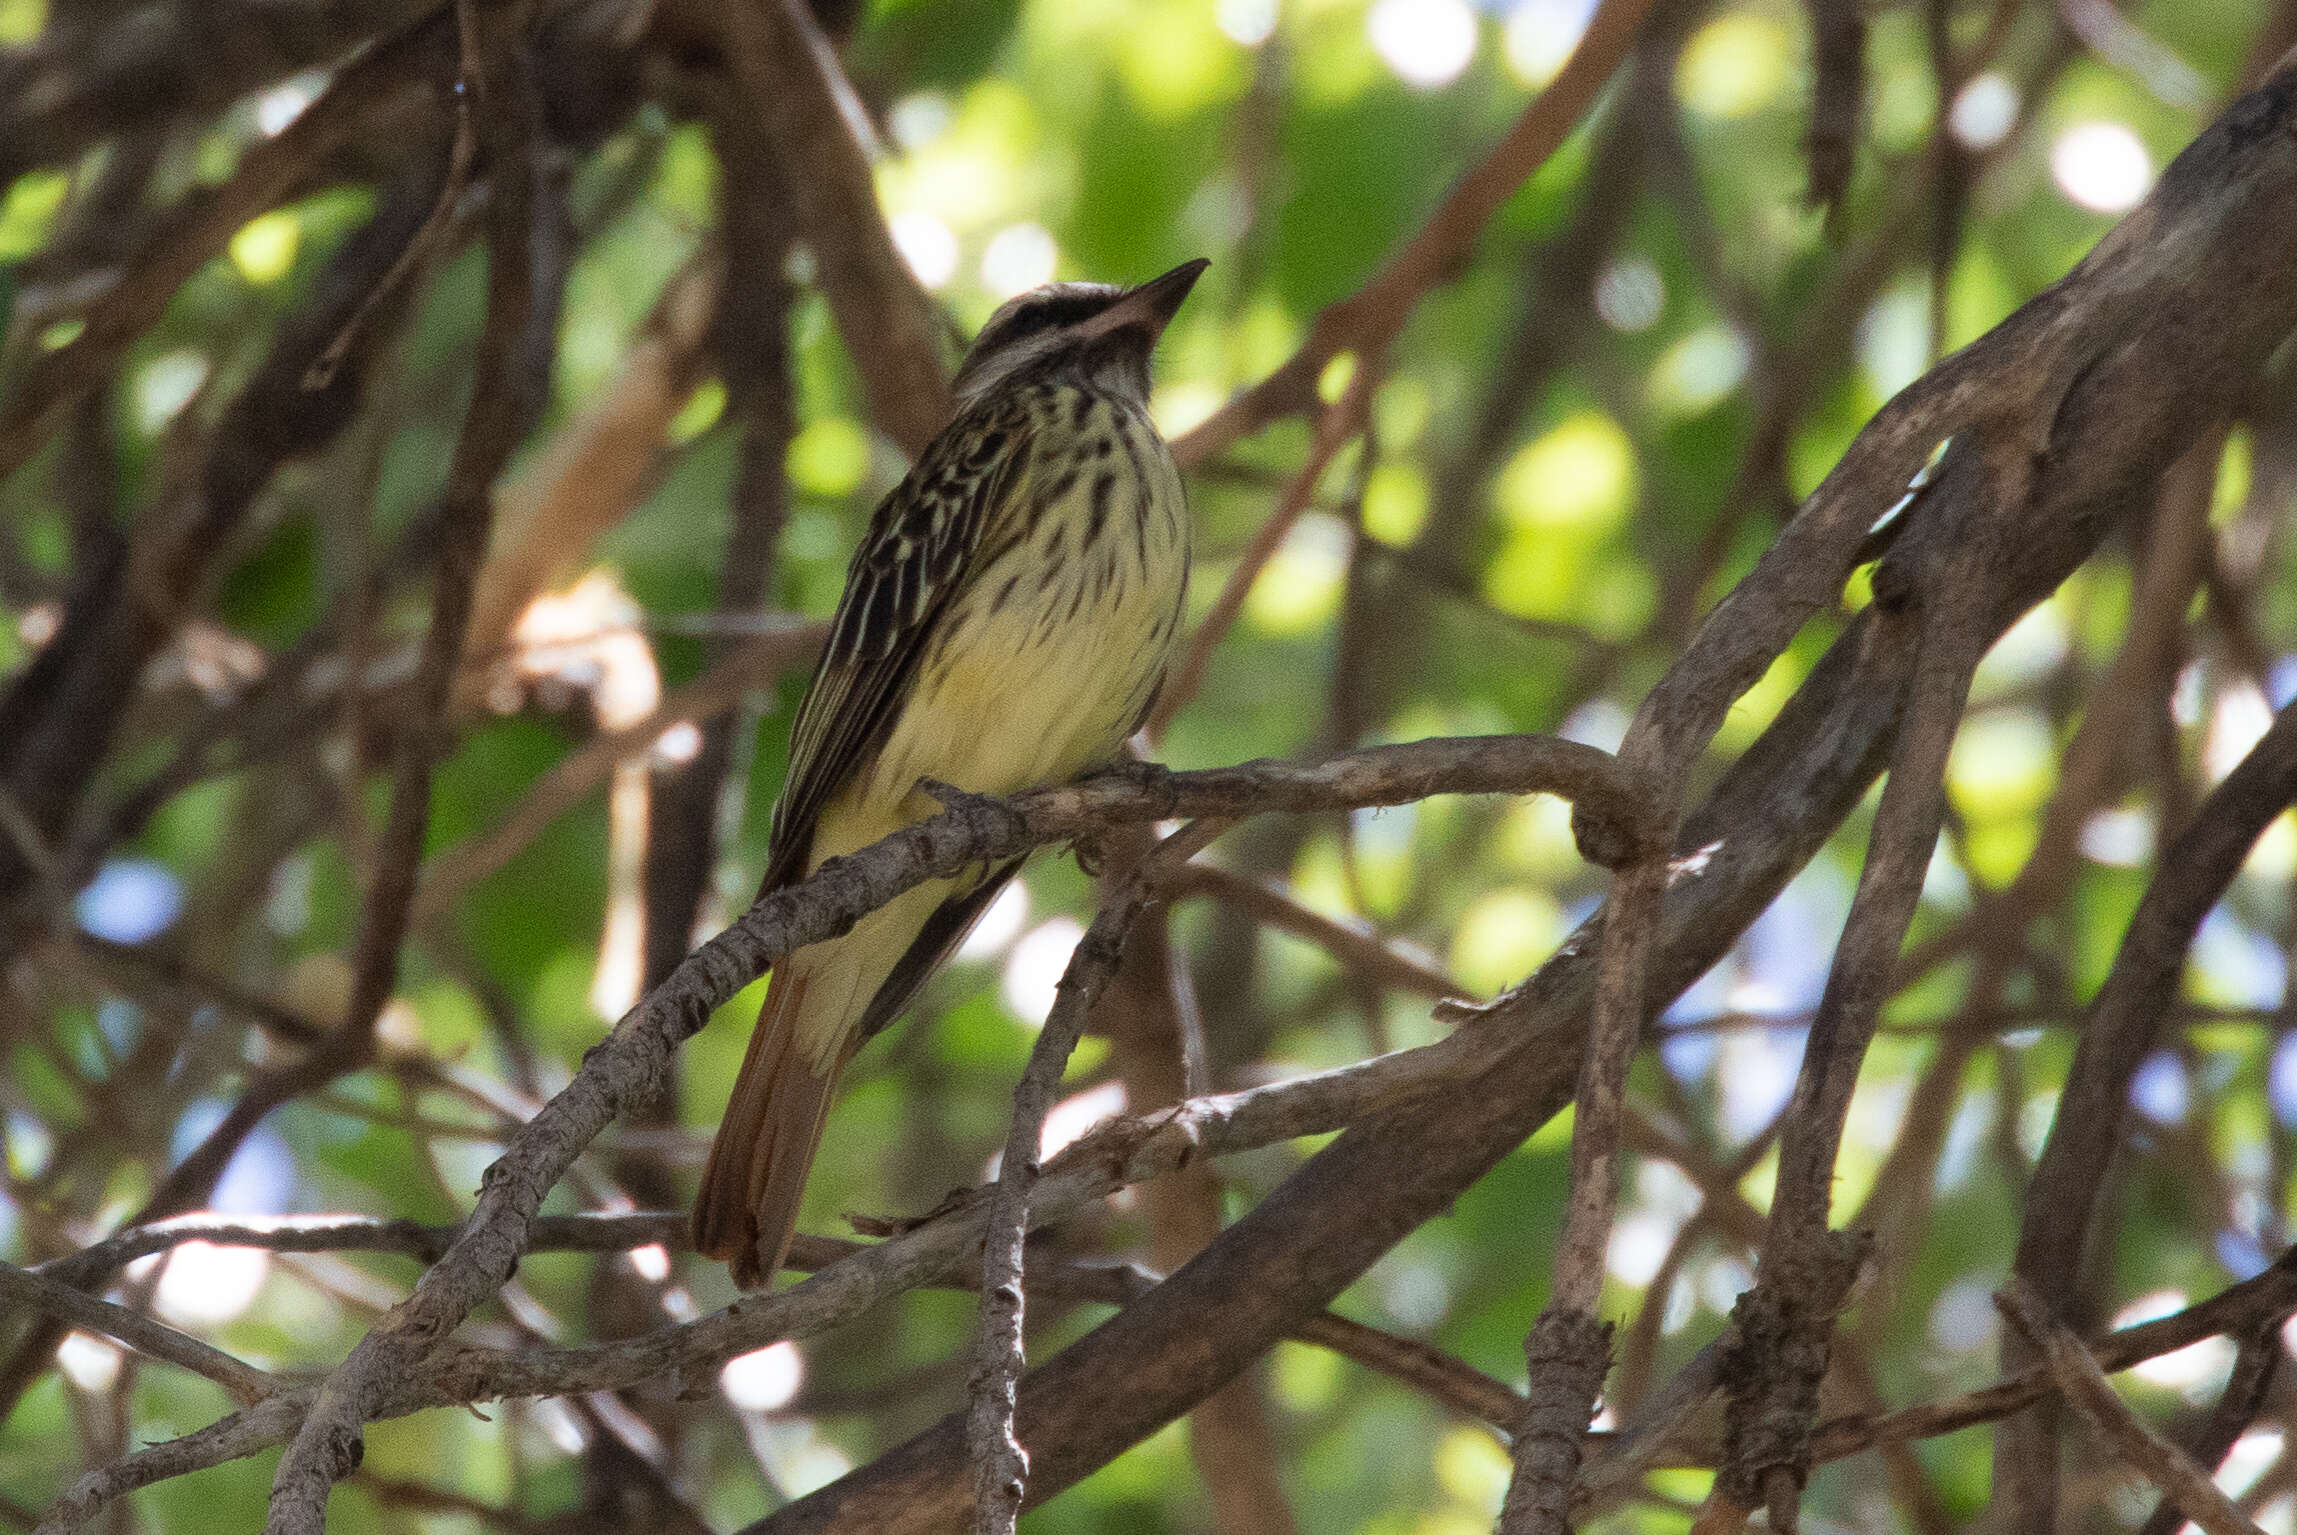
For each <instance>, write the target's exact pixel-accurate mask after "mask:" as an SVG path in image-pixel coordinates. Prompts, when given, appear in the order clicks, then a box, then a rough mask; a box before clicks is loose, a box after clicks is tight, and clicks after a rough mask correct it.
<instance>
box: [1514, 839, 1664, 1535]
mask: <svg viewBox="0 0 2297 1535" xmlns="http://www.w3.org/2000/svg"><path fill="white" fill-rule="evenodd" d="M1663 854H1664V850H1663V848H1662V847H1652V848H1647V849H1644V850H1643V851H1642V856H1641V857H1639V858H1638V859H1637V860H1636V862H1635V863H1633V864H1631V865H1629V866H1628V867H1627V868H1625V869H1622V870H1620V871H1619V873H1618V875H1617V876H1616V877H1615V878H1614V879H1613V881H1612V887H1611V899H1610V901H1609V902H1608V903H1607V904H1606V905H1605V907H1604V913H1603V931H1602V937H1601V940H1600V942H1601V944H1602V947H1601V950H1600V952H1599V955H1598V958H1597V961H1596V978H1595V1022H1594V1027H1593V1029H1592V1030H1591V1032H1590V1035H1589V1039H1588V1044H1587V1049H1586V1050H1585V1051H1584V1052H1583V1053H1582V1055H1581V1057H1580V1065H1579V1087H1578V1091H1577V1092H1576V1093H1575V1094H1574V1095H1573V1096H1574V1101H1575V1103H1576V1105H1577V1108H1576V1110H1575V1112H1574V1115H1573V1118H1572V1125H1571V1194H1570V1202H1569V1204H1568V1206H1567V1208H1566V1211H1565V1215H1564V1223H1563V1235H1562V1238H1561V1240H1559V1241H1558V1242H1557V1244H1556V1253H1555V1278H1554V1281H1553V1283H1552V1285H1551V1286H1550V1289H1549V1292H1548V1301H1547V1305H1546V1307H1545V1309H1543V1310H1542V1311H1541V1312H1540V1314H1539V1320H1538V1321H1537V1322H1536V1323H1534V1324H1533V1326H1532V1329H1531V1331H1530V1333H1529V1334H1528V1335H1527V1336H1526V1337H1525V1338H1524V1341H1523V1352H1524V1359H1525V1362H1526V1363H1527V1365H1528V1366H1529V1369H1530V1374H1529V1377H1528V1378H1529V1380H1530V1382H1531V1390H1530V1397H1529V1401H1528V1403H1527V1405H1526V1408H1525V1412H1524V1417H1523V1428H1522V1432H1521V1433H1520V1434H1519V1435H1518V1436H1517V1438H1516V1441H1515V1457H1514V1459H1515V1470H1514V1475H1513V1477H1512V1478H1511V1479H1510V1481H1509V1484H1508V1490H1507V1500H1506V1504H1505V1506H1504V1507H1503V1508H1502V1509H1501V1512H1500V1520H1499V1528H1500V1530H1501V1532H1502V1535H1570V1529H1571V1503H1572V1493H1573V1491H1574V1489H1575V1487H1576V1485H1577V1483H1578V1479H1579V1463H1580V1457H1581V1455H1582V1453H1583V1450H1582V1441H1583V1440H1584V1438H1585V1436H1586V1433H1587V1424H1588V1420H1589V1419H1590V1418H1592V1417H1593V1416H1594V1413H1595V1400H1596V1397H1597V1396H1598V1395H1599V1394H1600V1393H1601V1391H1602V1389H1603V1378H1604V1376H1605V1375H1606V1374H1608V1373H1609V1371H1610V1368H1611V1328H1610V1325H1609V1324H1608V1323H1604V1322H1599V1321H1598V1320H1597V1319H1596V1315H1595V1308H1596V1306H1597V1304H1598V1303H1599V1302H1600V1301H1601V1299H1602V1296H1603V1276H1604V1273H1605V1260H1606V1256H1607V1254H1608V1253H1609V1251H1610V1245H1611V1221H1612V1215H1613V1212H1614V1211H1615V1209H1616V1208H1617V1205H1618V1200H1619V1166H1618V1164H1619V1136H1620V1124H1621V1116H1622V1107H1623V1104H1624V1102H1625V1099H1626V1095H1627V1068H1628V1066H1629V1064H1630V1063H1631V1062H1632V1061H1633V1060H1634V1058H1635V1045H1636V1041H1637V1040H1638V1039H1639V1038H1641V1036H1642V1032H1643V1020H1644V977H1645V973H1646V971H1647V970H1648V969H1649V967H1650V959H1651V947H1652V942H1653V939H1654V938H1655V936H1656V934H1657V930H1658V925H1659V905H1660V901H1661V899H1662V898H1663V897H1664V896H1665V895H1666V893H1667V859H1666V858H1665V856H1664V855H1663ZM1661 1303H1662V1304H1663V1303H1664V1297H1662V1298H1661ZM1646 1304H1650V1302H1649V1301H1646Z"/></svg>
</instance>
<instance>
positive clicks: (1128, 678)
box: [791, 439, 1188, 1066]
mask: <svg viewBox="0 0 2297 1535" xmlns="http://www.w3.org/2000/svg"><path fill="white" fill-rule="evenodd" d="M1150 445H1151V446H1152V447H1153V448H1154V449H1155V451H1153V452H1152V453H1149V454H1146V455H1144V459H1145V466H1146V467H1147V468H1148V471H1149V473H1151V474H1152V475H1156V476H1158V477H1160V480H1161V483H1160V484H1158V485H1156V486H1153V487H1149V486H1136V485H1134V484H1132V483H1130V482H1128V483H1127V484H1126V485H1124V486H1123V487H1122V488H1121V489H1120V490H1119V491H1117V492H1115V493H1114V494H1113V495H1112V494H1109V493H1104V495H1103V498H1102V499H1103V505H1102V506H1101V507H1100V508H1099V510H1098V515H1097V516H1096V508H1095V506H1094V484H1093V476H1091V475H1079V476H1075V477H1073V478H1074V482H1075V483H1074V488H1073V489H1072V491H1071V492H1070V493H1069V494H1067V495H1065V496H1063V497H1060V498H1059V499H1057V500H1055V501H1053V502H1051V503H1050V504H1047V505H1044V506H1042V507H1040V508H1038V510H1037V511H1036V514H1035V519H1034V522H1033V524H1032V531H1031V532H1030V534H1029V536H1028V537H1027V538H1026V539H1024V540H1020V541H1017V542H1015V543H1013V544H1012V545H1011V546H1010V547H1009V548H1007V549H1006V550H1005V551H1004V552H1003V553H1002V554H1001V555H999V556H997V557H996V558H994V559H993V560H990V561H988V562H986V563H985V565H984V567H983V568H982V569H981V570H980V571H979V572H978V573H977V574H976V575H975V576H974V577H973V578H972V579H971V580H970V581H968V583H967V586H966V589H965V590H964V591H963V592H960V593H958V594H957V595H956V596H955V597H954V598H953V599H952V602H951V605H950V607H949V609H948V610H946V612H945V614H944V617H943V622H942V625H941V633H940V634H939V635H938V636H937V637H936V640H935V642H934V643H933V644H932V645H931V648H930V649H929V650H928V651H927V653H926V654H925V655H924V656H923V657H921V658H920V661H919V664H918V671H917V675H916V678H915V681H914V682H913V683H912V685H911V688H910V692H909V695H908V697H907V698H906V700H904V702H903V703H902V705H901V706H900V707H899V708H898V710H897V713H896V716H895V720H894V723H893V726H892V728H891V730H890V731H889V733H888V735H887V737H886V740H885V742H884V744H883V746H882V748H881V749H880V750H879V752H878V753H877V755H876V758H875V760H874V762H873V763H872V764H870V766H869V767H867V768H866V769H864V770H863V771H861V772H858V773H857V774H856V775H855V777H854V780H853V782H852V783H850V784H849V785H848V786H847V787H846V789H845V790H844V792H842V793H841V794H839V795H838V796H837V797H836V798H835V799H833V800H831V801H830V803H829V804H828V805H826V806H824V807H823V810H822V815H821V818H820V821H819V823H818V825H817V827H816V830H815V834H814V843H813V862H814V864H815V865H817V866H818V865H819V864H820V862H821V861H822V860H824V859H827V858H833V857H838V856H841V855H843V854H847V853H851V852H854V851H855V850H857V849H859V848H862V847H866V846H868V845H869V844H870V843H872V842H875V841H877V840H878V839H880V838H882V837H885V836H888V835H890V834H892V833H893V832H895V831H898V830H900V829H901V828H902V827H904V826H907V825H910V824H912V823H914V822H916V821H918V820H921V819H923V818H924V817H926V816H928V815H931V814H932V813H933V812H934V811H935V810H936V809H937V808H938V807H937V806H936V805H935V804H934V803H933V801H932V800H931V799H929V798H927V797H926V796H924V795H922V794H920V793H918V792H917V788H916V786H917V783H918V781H919V780H920V779H923V778H931V779H935V780H938V781H940V782H943V783H947V784H950V785H953V786H954V787H956V788H959V789H965V790H968V791H970V792H973V793H976V794H1011V793H1014V792H1016V791H1018V790H1022V789H1028V788H1034V787H1037V786H1039V785H1043V784H1052V783H1061V782H1065V781H1066V780H1068V779H1071V778H1075V777H1077V776H1078V775H1079V774H1081V773H1083V772H1085V771H1087V770H1088V769H1091V768H1095V767H1099V766H1103V765H1105V764H1107V763H1108V762H1111V761H1113V760H1114V759H1115V758H1116V756H1117V755H1118V753H1119V752H1120V751H1121V750H1122V748H1123V746H1124V741H1125V737H1126V735H1127V733H1128V732H1130V731H1131V730H1132V729H1133V728H1134V726H1135V725H1136V724H1137V723H1138V721H1139V719H1140V717H1141V715H1142V713H1143V712H1144V711H1145V709H1146V708H1147V706H1148V702H1149V699H1150V697H1151V695H1152V694H1153V692H1154V690H1155V687H1156V685H1157V681H1158V679H1159V678H1160V677H1161V676H1162V675H1163V672H1164V666H1165V662H1166V660H1167V658H1168V656H1169V655H1170V653H1171V649H1172V646H1173V643H1174V641H1175V638H1176V637H1177V635H1178V632H1179V628H1180V617H1181V611H1180V610H1181V602H1182V598H1183V596H1184V595H1185V590H1186V585H1187V579H1188V547H1187V527H1186V522H1185V517H1184V514H1183V502H1182V499H1181V490H1180V485H1179V478H1178V475H1177V473H1176V472H1175V471H1174V469H1173V467H1172V463H1171V460H1170V459H1169V458H1168V457H1167V456H1166V455H1165V454H1164V452H1163V451H1162V448H1161V445H1157V444H1155V443H1154V441H1153V439H1150ZM1118 462H1120V463H1122V462H1123V460H1121V459H1120V460H1118ZM1112 501H1113V502H1114V503H1115V505H1114V510H1113V511H1112V510H1111V506H1110V503H1111V502H1112ZM1136 522H1137V526H1136ZM1089 532H1090V533H1092V534H1093V535H1094V536H1091V537H1088V536H1087V535H1088V533H1089ZM1056 570H1057V571H1058V572H1059V574H1058V576H1057V577H1048V574H1047V573H1048V572H1049V571H1056ZM972 877H973V876H966V877H964V878H961V879H953V880H936V881H931V882H928V883H927V884H925V885H921V886H919V887H918V888H916V889H914V890H911V891H909V892H907V893H906V894H904V895H903V896H901V897H900V898H899V899H897V900H895V901H894V902H893V903H892V904H890V905H888V906H886V907H883V908H881V909H880V910H878V911H876V912H873V913H871V914H870V915H869V916H868V917H867V918H865V919H863V921H862V922H861V923H860V924H859V925H858V926H857V927H856V928H855V929H854V931H853V933H852V934H850V935H849V936H848V937H846V938H844V939H841V940H835V941H833V942H831V943H828V944H821V945H816V946H814V947H812V948H809V949H805V950H802V951H800V953H799V954H797V955H794V956H792V961H791V962H793V963H795V964H798V965H801V966H802V967H803V968H804V970H805V973H806V974H807V976H808V978H809V987H810V989H809V992H808V996H807V1007H806V1017H805V1019H804V1023H803V1027H802V1029H801V1041H800V1042H801V1044H802V1045H803V1047H804V1048H805V1052H806V1054H807V1055H808V1056H809V1057H811V1058H812V1059H813V1060H814V1063H815V1064H816V1065H817V1066H820V1065H822V1064H824V1063H826V1062H827V1061H828V1060H829V1059H830V1058H831V1057H832V1056H833V1055H834V1054H835V1053H836V1052H837V1051H838V1050H839V1049H841V1048H842V1047H843V1045H844V1036H845V1033H846V1031H847V1028H848V1026H849V1025H850V1023H851V1021H852V1020H854V1019H857V1018H858V1017H859V1016H860V1013H861V1012H862V1010H863V1009H864V1008H866V1007H867V1006H868V1004H869V1001H870V999H871V998H872V997H874V996H875V995H876V993H877V989H878V987H879V986H881V985H882V984H883V983H884V981H885V978H886V976H887V975H888V974H889V973H890V972H891V970H892V968H893V966H894V965H895V963H897V962H898V961H899V960H900V958H901V956H902V954H903V952H905V951H906V950H907V948H908V947H909V943H910V941H911V939H913V938H914V937H915V935H916V933H917V932H918V930H919V929H920V928H921V927H923V925H924V923H925V921H926V919H927V918H928V917H929V916H930V915H931V914H932V912H933V910H934V908H935V907H937V906H938V905H940V904H941V902H942V901H943V900H945V899H947V898H948V897H949V896H951V895H953V894H958V893H961V892H962V891H963V890H964V889H965V888H967V886H968V885H969V884H970V882H971V879H972Z"/></svg>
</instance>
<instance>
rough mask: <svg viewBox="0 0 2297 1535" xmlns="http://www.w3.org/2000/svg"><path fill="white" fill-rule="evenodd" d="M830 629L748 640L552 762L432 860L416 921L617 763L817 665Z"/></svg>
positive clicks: (505, 856) (815, 626)
mask: <svg viewBox="0 0 2297 1535" xmlns="http://www.w3.org/2000/svg"><path fill="white" fill-rule="evenodd" d="M828 629H829V626H828V624H827V623H825V622H803V623H793V624H790V625H788V626H786V627H783V628H780V629H778V630H776V631H774V632H771V633H768V634H764V635H761V636H759V637H758V638H756V639H753V640H750V641H748V642H747V643H745V644H744V645H743V646H742V647H741V648H740V649H738V650H736V651H735V652H734V653H733V654H732V655H729V656H727V657H726V658H725V659H724V660H722V661H719V662H718V663H716V664H715V665H713V666H712V667H711V668H710V669H709V670H708V671H706V672H704V673H703V674H702V675H701V676H699V677H697V678H695V679H694V680H693V681H692V682H689V683H685V684H683V685H682V686H680V687H677V688H674V689H672V690H671V691H670V693H669V694H668V695H667V696H666V697H664V698H663V700H662V702H661V703H660V704H659V705H658V706H657V707H656V708H655V710H654V712H653V713H651V714H649V715H647V716H646V718H644V719H642V720H639V721H638V722H637V723H635V724H632V725H627V726H625V727H623V728H622V729H620V730H602V731H600V732H598V733H597V734H596V735H594V736H592V737H591V738H590V739H589V740H587V741H585V742H583V743H582V745H581V746H579V747H577V748H576V749H575V750H574V751H571V752H569V753H567V755H566V756H564V757H563V758H561V759H559V761H557V762H556V763H553V764H552V765H551V768H550V771H549V772H547V773H545V774H543V775H542V777H540V778H538V779H536V780H535V782H534V784H533V785H532V786H531V787H529V788H528V789H527V791H526V793H525V795H524V796H523V797H522V798H521V799H520V800H519V802H518V804H517V805H516V806H515V807H514V808H513V809H512V810H511V812H510V814H509V815H507V816H505V817H504V818H503V820H502V822H501V823H500V824H499V825H496V826H494V827H492V828H490V829H489V830H486V831H483V832H479V833H476V834H474V835H472V836H470V837H466V838H464V839H463V840H462V841H460V842H458V843H456V844H455V845H454V846H452V847H450V848H447V849H445V850H444V851H442V852H440V853H438V854H437V855H435V856H434V857H432V858H431V859H430V860H428V861H427V862H426V863H425V865H424V868H423V875H422V885H421V888H420V889H419V890H418V891H417V892H416V895H415V920H416V921H418V922H422V921H425V920H428V919H429V918H431V917H435V916H437V915H438V914H439V913H441V912H443V911H446V910H447V909H448V908H449V907H451V906H452V905H453V903H454V900H455V898H456V897H457V896H458V895H460V894H461V893H462V892H463V891H465V890H467V889H469V888H470V887H471V886H472V885H474V884H476V883H477V882H478V881H480V880H482V879H484V878H486V877H487V876H488V875H490V874H492V873H494V872H495V871H496V870H498V869H500V868H501V867H502V866H503V865H504V864H506V863H509V862H510V861H511V859H512V858H514V857H516V856H517V855H518V853H519V850H520V849H522V848H524V847H525V846H526V845H527V844H528V843H530V842H532V841H533V840H534V839H535V838H536V837H538V836H540V835H541V834H542V833H543V832H544V831H545V830H547V829H548V828H549V826H550V824H551V822H553V821H555V820H557V819H558V818H559V817H560V816H562V815H564V814H565V813H566V812H567V811H568V810H570V809H572V808H573V807H574V806H575V805H577V804H579V803H580V802H581V800H582V797H583V796H584V795H585V794H588V793H589V792H590V791H591V790H592V789H593V788H595V787H597V786H598V784H599V783H601V782H602V781H603V780H604V779H605V778H606V777H607V775H608V774H610V773H612V772H613V771H614V765H615V764H616V763H617V762H620V761H623V760H624V759H625V758H627V757H629V756H630V755H631V754H632V753H634V752H641V751H644V750H646V749H647V748H648V747H649V746H651V745H652V744H653V743H654V742H655V741H656V740H657V739H659V738H660V736H661V735H662V733H663V732H664V731H665V730H668V729H669V728H670V727H671V726H673V725H680V724H687V723H691V722H695V721H700V720H705V719H708V718H710V717H711V716H712V715H714V714H717V713H719V712H721V711H722V710H724V709H725V708H726V707H727V706H728V705H730V704H732V703H734V702H736V701H737V700H739V699H740V698H741V697H742V695H743V694H745V693H747V692H749V691H751V690H752V689H753V688H756V687H759V686H761V685H762V684H764V683H765V682H767V681H770V680H771V679H772V678H774V677H775V676H778V675H780V674H781V673H783V672H787V671H791V670H793V669H796V668H799V667H803V666H806V665H809V664H811V662H812V660H813V656H814V653H815V652H816V651H818V650H819V649H820V648H821V643H822V640H823V638H824V637H825V636H826V635H827V633H828Z"/></svg>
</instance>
